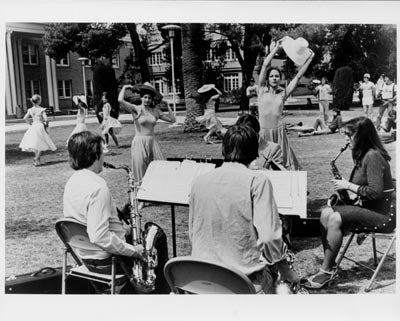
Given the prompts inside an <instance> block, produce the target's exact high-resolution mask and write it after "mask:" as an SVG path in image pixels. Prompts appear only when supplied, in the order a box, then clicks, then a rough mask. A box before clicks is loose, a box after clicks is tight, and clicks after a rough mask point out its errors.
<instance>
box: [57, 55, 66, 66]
mask: <svg viewBox="0 0 400 321" xmlns="http://www.w3.org/2000/svg"><path fill="white" fill-rule="evenodd" d="M57 66H58V67H69V54H66V55H65V57H62V58H61V59H58V60H57Z"/></svg>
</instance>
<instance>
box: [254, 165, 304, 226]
mask: <svg viewBox="0 0 400 321" xmlns="http://www.w3.org/2000/svg"><path fill="white" fill-rule="evenodd" d="M258 172H260V173H262V174H264V175H266V176H267V177H268V178H269V180H270V181H271V184H272V188H273V192H274V198H275V202H276V205H277V206H278V210H279V213H280V214H284V215H299V216H300V217H302V218H307V172H305V171H268V170H258Z"/></svg>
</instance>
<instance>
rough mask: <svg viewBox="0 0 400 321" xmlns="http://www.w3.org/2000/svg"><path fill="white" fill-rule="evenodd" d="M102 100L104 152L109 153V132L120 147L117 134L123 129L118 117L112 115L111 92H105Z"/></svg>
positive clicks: (101, 126) (101, 127)
mask: <svg viewBox="0 0 400 321" xmlns="http://www.w3.org/2000/svg"><path fill="white" fill-rule="evenodd" d="M101 101H102V102H103V111H102V112H100V115H101V116H102V117H103V122H102V123H101V125H100V129H101V130H102V134H103V135H104V137H105V142H106V143H105V145H104V151H103V152H104V153H108V134H110V135H111V137H112V139H113V140H114V143H115V145H116V146H117V147H119V144H118V139H117V136H115V135H116V134H118V133H119V132H120V131H121V129H122V125H121V123H120V122H119V121H118V119H115V118H114V117H111V105H110V103H109V94H108V93H107V92H103V96H102V97H101Z"/></svg>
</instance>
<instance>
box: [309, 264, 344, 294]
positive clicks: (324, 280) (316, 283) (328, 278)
mask: <svg viewBox="0 0 400 321" xmlns="http://www.w3.org/2000/svg"><path fill="white" fill-rule="evenodd" d="M337 278H338V275H337V269H336V268H333V269H332V271H325V270H323V269H319V271H318V273H316V274H314V275H312V276H310V277H309V278H308V279H307V282H306V283H304V284H303V286H304V287H305V288H307V289H321V288H323V287H324V286H325V285H327V286H331V285H332V282H333V280H335V279H337ZM318 279H319V280H318Z"/></svg>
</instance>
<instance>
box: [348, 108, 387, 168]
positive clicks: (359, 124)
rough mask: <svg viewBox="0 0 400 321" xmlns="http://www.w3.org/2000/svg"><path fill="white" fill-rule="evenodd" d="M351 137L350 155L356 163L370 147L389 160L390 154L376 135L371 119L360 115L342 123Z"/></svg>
mask: <svg viewBox="0 0 400 321" xmlns="http://www.w3.org/2000/svg"><path fill="white" fill-rule="evenodd" d="M343 127H344V128H346V129H347V130H348V131H349V132H350V134H354V137H353V150H352V156H353V160H354V161H355V162H356V163H360V162H361V161H362V159H363V158H364V156H365V154H366V153H367V152H368V151H369V150H370V149H375V150H377V151H378V152H379V153H380V154H381V155H382V156H383V158H385V159H386V160H387V161H390V159H391V158H390V156H389V154H388V152H387V151H386V149H385V147H383V144H382V142H381V140H380V138H379V136H378V133H377V131H376V129H375V126H374V124H373V122H372V121H371V119H369V118H367V117H364V116H360V117H355V118H352V119H350V120H349V121H347V122H345V123H344V124H343Z"/></svg>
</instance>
